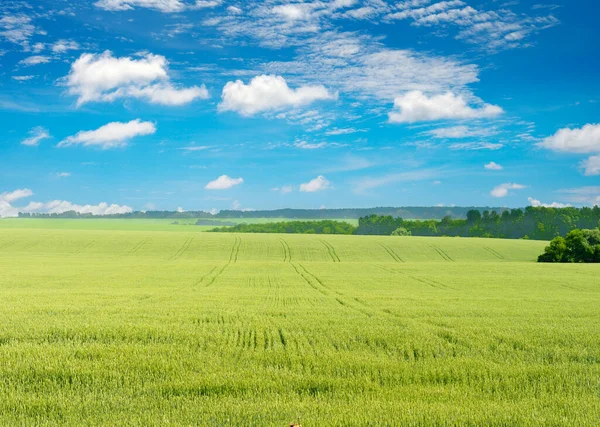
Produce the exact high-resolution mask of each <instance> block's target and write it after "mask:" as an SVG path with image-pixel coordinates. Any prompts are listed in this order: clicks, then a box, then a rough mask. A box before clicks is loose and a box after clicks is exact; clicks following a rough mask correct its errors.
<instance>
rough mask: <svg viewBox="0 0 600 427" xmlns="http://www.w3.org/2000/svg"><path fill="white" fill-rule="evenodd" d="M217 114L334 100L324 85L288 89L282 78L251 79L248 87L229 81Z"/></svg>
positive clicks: (254, 112) (251, 113) (263, 77)
mask: <svg viewBox="0 0 600 427" xmlns="http://www.w3.org/2000/svg"><path fill="white" fill-rule="evenodd" d="M221 98H222V101H221V103H220V104H219V111H236V112H238V113H240V114H241V115H244V116H251V115H254V114H256V113H259V112H263V111H269V110H277V109H281V108H284V107H300V106H304V105H308V104H311V103H313V102H315V101H319V100H331V99H336V98H337V95H336V94H331V93H330V92H329V91H328V90H327V89H326V88H325V87H324V86H321V85H319V86H300V87H298V88H297V89H291V88H290V87H289V86H288V85H287V83H286V81H285V79H284V78H283V77H281V76H275V75H261V76H257V77H254V78H253V79H252V80H251V81H250V83H249V84H247V85H246V84H245V83H244V82H242V81H241V80H237V81H235V82H228V83H227V84H226V85H225V87H224V88H223V93H222V95H221Z"/></svg>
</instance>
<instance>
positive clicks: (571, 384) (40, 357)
mask: <svg viewBox="0 0 600 427" xmlns="http://www.w3.org/2000/svg"><path fill="white" fill-rule="evenodd" d="M27 221H29V220H27ZM51 221H55V220H51ZM76 221H79V220H76ZM91 221H93V222H94V223H95V224H98V223H97V220H91ZM107 221H108V220H107ZM110 221H112V220H110ZM9 222H10V221H9ZM18 222H19V220H15V221H14V222H13V224H18ZM0 223H3V224H5V222H4V221H0ZM22 224H23V223H21V226H16V225H13V226H12V227H8V226H4V225H2V226H0V425H44V424H60V425H143V426H147V425H236V426H242V425H243V426H248V425H259V426H262V425H274V426H285V425H289V423H290V422H299V423H301V424H302V425H303V426H304V427H307V426H330V425H368V424H371V425H531V426H538V425H565V426H574V425H587V426H595V425H598V424H600V415H599V414H600V266H599V265H590V264H588V265H575V264H568V265H558V264H537V263H535V262H534V261H535V259H536V257H537V255H539V254H540V253H541V252H542V251H543V248H544V246H545V245H546V243H545V242H535V241H519V240H494V239H461V238H419V237H407V238H404V237H396V238H393V237H370V236H317V235H262V234H261V235H252V234H239V235H236V234H220V233H219V234H217V233H214V234H213V233H195V232H190V231H178V232H176V231H173V232H170V231H147V230H146V231H143V230H142V231H131V230H125V228H127V227H126V225H123V228H124V229H123V230H100V229H96V230H86V229H73V228H77V227H78V226H74V225H71V226H69V225H67V226H65V227H62V229H61V228H58V227H55V228H48V227H39V228H35V227H33V226H27V228H23V227H24V226H23V225H22ZM26 224H31V223H28V222H27V223H26ZM165 226H166V225H165ZM83 228H85V227H83ZM98 228H100V227H98ZM132 228H136V225H134V224H133V223H132Z"/></svg>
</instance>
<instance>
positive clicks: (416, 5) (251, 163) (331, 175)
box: [0, 0, 600, 216]
mask: <svg viewBox="0 0 600 427" xmlns="http://www.w3.org/2000/svg"><path fill="white" fill-rule="evenodd" d="M599 13H600V5H599V4H598V3H597V2H595V1H570V2H567V1H565V0H557V1H555V2H552V4H550V3H541V2H540V1H539V0H537V1H535V0H532V1H526V0H520V1H518V0H517V1H510V0H506V1H502V0H498V1H494V0H488V1H471V0H449V1H438V0H408V1H395V2H392V1H384V0H366V1H359V0H333V1H317V0H311V1H304V2H302V1H295V2H290V1H284V0H267V1H261V2H255V1H244V2H240V1H237V2H236V1H229V0H222V1H219V0H212V1H211V0H99V1H93V0H91V1H81V2H72V1H60V0H52V1H50V0H48V1H46V0H36V1H29V2H19V1H15V2H2V4H0V64H1V66H0V114H1V117H2V119H1V121H0V170H1V171H2V174H1V175H0V215H2V216H10V215H15V214H16V212H18V211H32V212H61V211H64V210H68V209H75V210H79V211H82V212H94V213H111V212H124V211H128V210H131V209H135V210H147V209H169V210H173V209H176V208H182V209H184V210H207V211H208V210H212V209H214V210H221V209H231V208H238V209H275V208H282V207H299V208H300V207H301V208H319V207H322V206H325V207H331V208H334V207H370V206H411V205H412V206H414V205H447V206H450V205H461V206H473V205H477V206H510V207H517V206H519V207H522V206H526V205H529V204H533V205H540V204H545V205H555V206H561V205H566V204H571V205H575V206H582V205H593V204H600V179H599V177H600V79H598V76H599V74H598V70H600V43H598V40H600V30H598V27H597V16H598V15H599Z"/></svg>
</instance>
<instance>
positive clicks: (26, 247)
mask: <svg viewBox="0 0 600 427" xmlns="http://www.w3.org/2000/svg"><path fill="white" fill-rule="evenodd" d="M40 243H42V241H41V240H40V241H37V242H33V243H30V244H28V245H25V246H23V247H22V248H21V250H26V249H31V248H33V247H34V246H37V245H39V244H40Z"/></svg>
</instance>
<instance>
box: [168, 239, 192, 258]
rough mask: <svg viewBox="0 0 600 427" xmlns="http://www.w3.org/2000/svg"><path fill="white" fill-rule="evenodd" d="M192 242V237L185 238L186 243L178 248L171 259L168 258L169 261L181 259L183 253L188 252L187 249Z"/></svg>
mask: <svg viewBox="0 0 600 427" xmlns="http://www.w3.org/2000/svg"><path fill="white" fill-rule="evenodd" d="M193 240H194V238H193V237H189V238H187V239H186V241H185V242H184V243H183V245H182V246H181V247H180V248H179V250H178V251H177V252H175V255H173V256H172V257H171V258H169V260H171V261H174V260H176V259H178V258H179V257H181V255H183V254H184V253H185V251H187V250H188V248H189V247H190V245H191V244H192V241H193Z"/></svg>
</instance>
